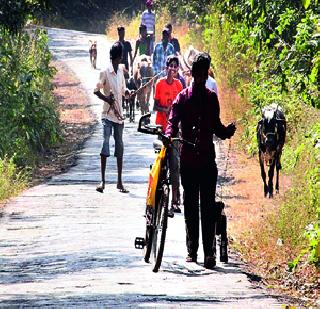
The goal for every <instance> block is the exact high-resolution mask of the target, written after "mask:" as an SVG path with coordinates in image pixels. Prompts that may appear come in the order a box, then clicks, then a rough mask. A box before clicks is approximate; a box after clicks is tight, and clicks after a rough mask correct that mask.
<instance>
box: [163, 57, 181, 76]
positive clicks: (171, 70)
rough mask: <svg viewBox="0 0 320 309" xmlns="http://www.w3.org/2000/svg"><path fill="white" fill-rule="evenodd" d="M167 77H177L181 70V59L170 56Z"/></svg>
mask: <svg viewBox="0 0 320 309" xmlns="http://www.w3.org/2000/svg"><path fill="white" fill-rule="evenodd" d="M166 69H167V75H170V74H172V76H173V77H176V76H177V73H178V70H179V58H178V57H177V56H175V55H170V56H169V57H168V58H167V61H166Z"/></svg>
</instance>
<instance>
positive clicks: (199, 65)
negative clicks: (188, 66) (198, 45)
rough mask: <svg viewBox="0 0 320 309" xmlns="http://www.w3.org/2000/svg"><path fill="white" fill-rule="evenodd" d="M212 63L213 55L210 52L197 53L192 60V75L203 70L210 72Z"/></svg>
mask: <svg viewBox="0 0 320 309" xmlns="http://www.w3.org/2000/svg"><path fill="white" fill-rule="evenodd" d="M210 63H211V57H210V55H209V54H208V53H200V54H197V55H196V56H195V58H194V60H193V62H192V76H194V74H196V73H198V72H201V71H205V72H208V70H209V68H210Z"/></svg>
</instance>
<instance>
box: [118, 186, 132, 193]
mask: <svg viewBox="0 0 320 309" xmlns="http://www.w3.org/2000/svg"><path fill="white" fill-rule="evenodd" d="M119 192H121V193H129V192H130V191H129V190H127V189H126V188H124V187H123V188H121V189H119Z"/></svg>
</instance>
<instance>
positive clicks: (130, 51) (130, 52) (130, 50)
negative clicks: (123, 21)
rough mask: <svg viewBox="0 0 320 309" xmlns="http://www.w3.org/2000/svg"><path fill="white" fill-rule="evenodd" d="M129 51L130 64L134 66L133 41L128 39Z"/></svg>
mask: <svg viewBox="0 0 320 309" xmlns="http://www.w3.org/2000/svg"><path fill="white" fill-rule="evenodd" d="M128 47H129V48H128V51H129V57H130V66H131V67H133V60H132V59H133V58H132V46H131V43H130V42H129V41H128Z"/></svg>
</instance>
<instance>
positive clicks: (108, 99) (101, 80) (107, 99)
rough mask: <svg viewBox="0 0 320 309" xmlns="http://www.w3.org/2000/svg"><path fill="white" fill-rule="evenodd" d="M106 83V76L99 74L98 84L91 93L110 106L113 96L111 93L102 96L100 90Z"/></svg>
mask: <svg viewBox="0 0 320 309" xmlns="http://www.w3.org/2000/svg"><path fill="white" fill-rule="evenodd" d="M105 83H106V76H105V74H104V73H103V72H101V73H100V77H99V82H98V83H97V85H96V88H95V89H94V90H93V93H94V94H95V95H96V96H97V97H98V98H99V99H100V100H103V101H105V102H107V103H109V104H110V105H112V104H113V103H114V95H113V93H112V92H111V91H110V95H108V96H106V95H105V94H103V93H102V92H101V91H100V89H102V88H103V86H104V85H105Z"/></svg>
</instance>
